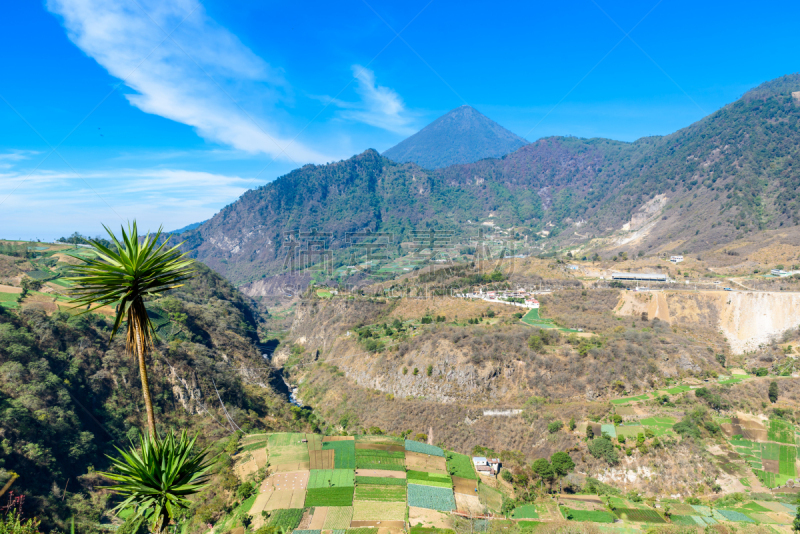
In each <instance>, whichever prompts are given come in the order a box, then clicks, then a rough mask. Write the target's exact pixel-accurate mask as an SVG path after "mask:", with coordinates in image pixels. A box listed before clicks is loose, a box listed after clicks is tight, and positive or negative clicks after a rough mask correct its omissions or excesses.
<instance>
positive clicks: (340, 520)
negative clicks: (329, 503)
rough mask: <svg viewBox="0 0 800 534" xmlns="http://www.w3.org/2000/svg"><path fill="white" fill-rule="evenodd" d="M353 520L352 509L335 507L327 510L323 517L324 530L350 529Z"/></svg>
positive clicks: (350, 507)
mask: <svg viewBox="0 0 800 534" xmlns="http://www.w3.org/2000/svg"><path fill="white" fill-rule="evenodd" d="M352 520H353V507H352V506H337V507H330V508H328V512H327V514H326V515H325V524H324V526H323V529H325V530H338V529H346V528H349V527H350V522H351V521H352Z"/></svg>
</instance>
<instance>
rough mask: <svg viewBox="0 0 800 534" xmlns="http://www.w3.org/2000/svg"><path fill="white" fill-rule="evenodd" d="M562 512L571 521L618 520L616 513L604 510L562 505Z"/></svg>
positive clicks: (607, 521) (601, 521)
mask: <svg viewBox="0 0 800 534" xmlns="http://www.w3.org/2000/svg"><path fill="white" fill-rule="evenodd" d="M561 513H562V514H564V517H565V518H566V519H569V520H570V521H591V522H592V523H613V522H614V521H616V519H617V518H616V517H614V514H611V513H609V512H603V511H589V510H573V509H572V508H567V507H566V506H563V507H561Z"/></svg>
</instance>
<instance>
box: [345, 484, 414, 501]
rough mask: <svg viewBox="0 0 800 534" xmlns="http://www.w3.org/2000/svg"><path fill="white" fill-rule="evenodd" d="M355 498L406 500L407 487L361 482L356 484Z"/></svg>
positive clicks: (360, 499)
mask: <svg viewBox="0 0 800 534" xmlns="http://www.w3.org/2000/svg"><path fill="white" fill-rule="evenodd" d="M353 499H354V500H356V501H380V502H396V501H403V502H405V500H406V487H405V486H389V485H387V486H377V485H372V484H370V485H361V484H359V485H358V486H356V494H355V497H353Z"/></svg>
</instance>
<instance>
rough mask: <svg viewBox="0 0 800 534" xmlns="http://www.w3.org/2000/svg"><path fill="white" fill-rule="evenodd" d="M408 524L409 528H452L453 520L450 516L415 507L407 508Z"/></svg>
mask: <svg viewBox="0 0 800 534" xmlns="http://www.w3.org/2000/svg"><path fill="white" fill-rule="evenodd" d="M408 523H409V525H411V526H422V527H434V528H453V519H452V517H450V514H446V513H444V512H439V511H438V510H428V509H427V508H417V507H416V506H409V507H408Z"/></svg>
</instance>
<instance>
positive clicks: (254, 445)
mask: <svg viewBox="0 0 800 534" xmlns="http://www.w3.org/2000/svg"><path fill="white" fill-rule="evenodd" d="M266 448H267V442H266V441H262V442H258V441H257V442H254V443H248V444H247V445H244V446H242V448H240V449H239V452H247V451H255V450H258V449H266Z"/></svg>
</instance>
